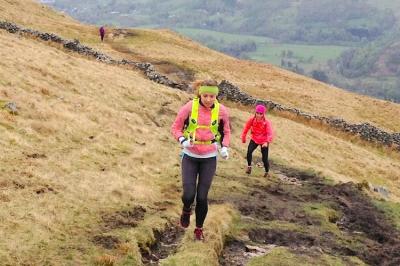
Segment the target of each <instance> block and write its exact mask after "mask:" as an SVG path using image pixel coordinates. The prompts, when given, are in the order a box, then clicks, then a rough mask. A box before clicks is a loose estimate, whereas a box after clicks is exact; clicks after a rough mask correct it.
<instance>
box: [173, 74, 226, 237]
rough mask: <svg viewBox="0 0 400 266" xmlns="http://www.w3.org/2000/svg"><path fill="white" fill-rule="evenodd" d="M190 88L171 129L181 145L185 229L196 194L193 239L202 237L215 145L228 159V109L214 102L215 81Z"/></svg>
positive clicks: (215, 100) (213, 167)
mask: <svg viewBox="0 0 400 266" xmlns="http://www.w3.org/2000/svg"><path fill="white" fill-rule="evenodd" d="M193 89H194V90H195V93H196V97H195V98H194V99H193V100H192V101H189V102H188V103H186V104H185V105H184V106H183V107H182V108H181V109H180V110H179V112H178V115H177V116H176V118H175V121H174V123H173V124H172V128H171V130H172V134H173V135H174V137H175V139H176V140H178V141H179V143H180V144H181V146H182V148H183V157H182V184H183V195H182V202H183V208H182V215H181V218H180V224H181V226H182V227H184V228H187V227H188V226H189V223H190V215H191V213H192V204H193V202H194V198H195V197H196V208H195V213H196V229H195V230H194V235H195V239H196V240H203V239H204V235H203V223H204V220H205V218H206V215H207V212H208V201H207V197H208V190H209V189H210V186H211V183H212V179H213V177H214V175H215V171H216V167H217V155H218V146H217V144H218V143H220V145H221V149H220V155H221V157H222V158H224V159H228V146H229V141H230V127H229V115H228V110H227V108H226V107H225V106H223V105H222V104H219V103H218V101H217V96H218V87H217V82H216V81H213V80H202V81H196V82H195V83H194V84H193ZM196 110H197V112H196ZM196 118H197V119H196ZM213 119H215V120H214V121H213ZM196 120H197V121H196ZM191 121H192V122H191ZM190 128H192V130H190ZM217 128H218V130H217ZM217 132H218V133H217Z"/></svg>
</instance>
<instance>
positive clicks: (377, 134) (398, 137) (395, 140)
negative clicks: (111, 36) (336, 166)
mask: <svg viewBox="0 0 400 266" xmlns="http://www.w3.org/2000/svg"><path fill="white" fill-rule="evenodd" d="M0 29H4V30H6V31H8V32H10V33H14V34H21V35H28V36H30V37H34V38H38V39H40V40H43V41H47V42H54V43H58V44H61V45H63V47H64V48H65V49H68V50H70V51H73V52H76V53H79V54H81V55H85V56H89V57H93V58H95V59H96V60H98V61H100V62H103V63H106V64H113V65H128V66H132V67H133V68H135V69H140V70H141V71H142V72H143V73H144V74H145V75H146V77H147V78H148V79H150V80H152V81H154V82H157V83H159V84H163V85H165V86H169V87H172V88H176V89H179V90H184V91H189V89H190V88H189V86H188V84H180V83H177V82H175V81H172V80H170V79H168V77H166V76H165V75H163V74H161V73H158V72H157V71H156V70H155V68H154V66H153V65H152V64H150V63H146V62H144V63H143V62H134V61H131V60H125V59H123V60H115V59H113V58H111V57H110V56H108V55H106V54H104V53H101V52H99V51H96V50H94V49H93V48H91V47H88V46H86V45H83V44H81V43H80V42H79V40H67V39H63V38H61V37H60V36H58V35H56V34H54V33H44V32H40V31H37V30H32V29H27V28H23V27H20V26H18V25H16V24H14V23H11V22H7V21H0ZM218 87H219V88H220V95H219V97H220V98H225V99H227V100H229V101H233V102H239V103H241V104H243V105H250V106H253V105H256V104H264V105H265V106H267V107H268V108H269V109H271V110H272V109H273V110H275V111H278V112H288V113H292V114H294V115H296V116H298V117H301V118H304V119H307V120H310V121H319V122H321V123H323V124H327V125H329V126H331V127H333V128H336V129H338V130H341V131H344V132H348V133H350V134H353V135H358V136H360V137H361V138H362V139H364V140H367V141H371V142H376V143H380V144H383V145H386V146H394V147H395V148H396V149H398V150H399V151H400V132H399V133H393V134H391V133H388V132H385V131H383V130H381V129H379V128H377V127H375V126H373V125H371V124H369V123H361V124H351V123H348V122H346V121H345V120H343V119H342V118H328V117H324V116H318V115H313V114H309V113H305V112H303V111H301V110H299V109H296V108H290V107H286V106H283V105H281V104H279V103H275V102H273V101H270V100H262V99H256V98H254V97H253V96H251V95H248V94H247V93H245V92H243V91H241V90H240V88H238V87H237V86H235V85H233V84H232V83H230V82H229V81H226V80H224V81H222V82H221V83H220V84H219V85H218Z"/></svg>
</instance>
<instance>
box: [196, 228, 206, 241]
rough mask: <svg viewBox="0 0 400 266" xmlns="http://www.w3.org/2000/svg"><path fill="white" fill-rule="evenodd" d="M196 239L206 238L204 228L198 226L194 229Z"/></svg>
mask: <svg viewBox="0 0 400 266" xmlns="http://www.w3.org/2000/svg"><path fill="white" fill-rule="evenodd" d="M194 240H199V241H203V240H204V235H203V228H199V227H196V229H194Z"/></svg>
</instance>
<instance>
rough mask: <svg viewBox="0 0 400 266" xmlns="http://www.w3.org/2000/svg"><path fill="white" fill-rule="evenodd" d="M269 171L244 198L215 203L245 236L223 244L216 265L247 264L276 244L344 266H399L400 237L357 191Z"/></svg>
mask: <svg viewBox="0 0 400 266" xmlns="http://www.w3.org/2000/svg"><path fill="white" fill-rule="evenodd" d="M273 169H274V177H273V178H272V179H271V182H269V183H268V184H267V185H264V186H260V185H259V184H255V183H251V182H248V184H247V186H248V187H249V190H250V191H251V192H250V193H249V194H248V195H241V196H235V197H232V198H230V197H221V198H219V199H215V200H216V201H225V202H226V201H229V202H231V203H232V204H234V205H235V206H236V207H237V208H238V210H239V211H240V213H241V214H242V223H244V224H245V225H246V226H243V228H245V229H243V230H242V233H243V234H244V235H245V237H243V236H241V237H238V239H229V240H228V241H227V243H226V245H225V249H224V251H223V253H222V255H221V258H220V264H221V265H246V263H247V262H248V261H249V259H250V258H252V257H254V256H259V255H263V254H267V253H268V252H270V251H271V250H272V249H273V248H274V247H275V246H283V247H286V248H288V249H289V250H290V252H291V253H293V254H301V255H309V256H311V257H312V256H317V257H318V256H321V255H322V254H327V255H331V256H335V257H339V258H341V259H342V261H343V262H344V264H348V265H351V262H349V261H347V260H348V258H349V257H358V258H359V259H360V260H361V261H363V262H364V263H366V264H369V265H400V233H399V232H398V231H396V229H395V227H394V226H393V223H392V222H391V221H390V220H388V218H387V217H386V216H385V215H384V214H383V213H382V212H381V211H380V210H378V209H377V208H376V207H375V206H374V205H373V203H372V202H371V200H370V199H369V197H368V196H367V195H366V194H364V193H363V192H362V188H361V187H358V186H357V185H355V184H353V183H344V184H337V185H331V184H329V182H327V181H326V180H323V179H322V178H320V177H318V176H316V175H314V174H309V173H304V172H299V171H296V170H293V169H288V168H285V167H282V166H277V165H274V167H273ZM247 180H249V179H247ZM277 222H278V223H277ZM279 223H281V224H284V225H286V226H277V224H278V225H279ZM288 225H291V226H288Z"/></svg>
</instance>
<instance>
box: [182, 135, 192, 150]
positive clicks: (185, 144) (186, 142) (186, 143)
mask: <svg viewBox="0 0 400 266" xmlns="http://www.w3.org/2000/svg"><path fill="white" fill-rule="evenodd" d="M179 142H180V143H181V145H182V148H190V147H193V144H192V143H191V142H190V140H189V139H186V138H185V137H180V138H179Z"/></svg>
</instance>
